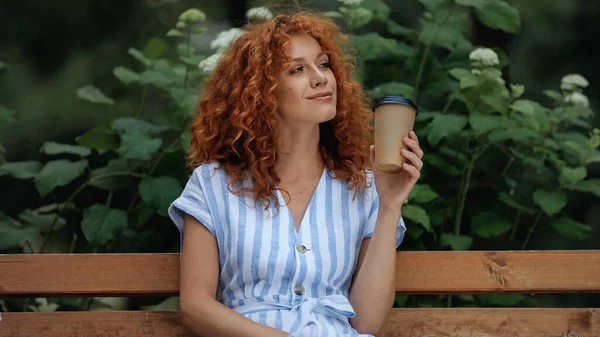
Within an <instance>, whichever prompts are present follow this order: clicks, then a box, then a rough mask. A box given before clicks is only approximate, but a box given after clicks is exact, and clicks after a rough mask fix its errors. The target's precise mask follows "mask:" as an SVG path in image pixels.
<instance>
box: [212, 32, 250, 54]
mask: <svg viewBox="0 0 600 337" xmlns="http://www.w3.org/2000/svg"><path fill="white" fill-rule="evenodd" d="M243 34H244V31H243V30H242V29H240V28H231V29H229V30H224V31H222V32H220V33H219V34H218V35H217V37H216V38H215V39H214V40H213V41H212V42H211V43H210V48H211V49H216V50H217V51H222V50H224V49H227V48H228V47H229V46H230V45H231V44H232V43H233V41H235V40H237V39H238V38H239V37H240V36H242V35H243Z"/></svg>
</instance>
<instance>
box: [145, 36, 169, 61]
mask: <svg viewBox="0 0 600 337" xmlns="http://www.w3.org/2000/svg"><path fill="white" fill-rule="evenodd" d="M168 50H169V44H168V43H167V42H165V41H164V40H161V39H159V38H156V37H153V38H151V39H150V41H148V44H146V48H144V57H146V58H148V59H151V60H157V59H159V58H161V57H162V56H163V55H165V54H166V53H167V51H168Z"/></svg>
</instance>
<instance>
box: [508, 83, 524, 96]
mask: <svg viewBox="0 0 600 337" xmlns="http://www.w3.org/2000/svg"><path fill="white" fill-rule="evenodd" d="M524 93H525V86H524V85H522V84H512V83H511V84H510V97H512V98H519V97H521V96H523V94H524Z"/></svg>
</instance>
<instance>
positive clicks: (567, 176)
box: [558, 166, 587, 185]
mask: <svg viewBox="0 0 600 337" xmlns="http://www.w3.org/2000/svg"><path fill="white" fill-rule="evenodd" d="M586 176H587V169H586V168H585V167H583V166H580V167H576V168H570V167H564V168H563V169H562V171H561V172H560V176H559V177H558V181H559V182H560V183H561V184H562V185H572V184H575V183H577V182H579V181H581V180H583V179H585V177H586Z"/></svg>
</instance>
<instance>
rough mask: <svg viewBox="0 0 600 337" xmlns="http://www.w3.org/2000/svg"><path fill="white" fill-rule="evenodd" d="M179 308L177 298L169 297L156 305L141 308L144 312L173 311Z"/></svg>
mask: <svg viewBox="0 0 600 337" xmlns="http://www.w3.org/2000/svg"><path fill="white" fill-rule="evenodd" d="M179 308H180V307H179V297H169V298H167V299H165V300H164V301H162V302H160V303H159V304H157V305H149V306H141V309H142V310H146V311H173V310H179Z"/></svg>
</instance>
